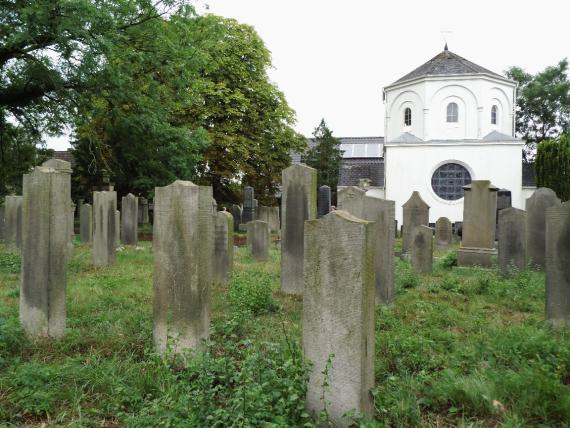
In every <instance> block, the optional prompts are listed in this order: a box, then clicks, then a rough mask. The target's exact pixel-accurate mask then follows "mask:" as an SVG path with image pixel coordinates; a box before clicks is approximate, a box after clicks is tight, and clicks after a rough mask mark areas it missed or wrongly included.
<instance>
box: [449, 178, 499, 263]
mask: <svg viewBox="0 0 570 428" xmlns="http://www.w3.org/2000/svg"><path fill="white" fill-rule="evenodd" d="M463 189H464V190H465V196H464V198H465V199H464V203H463V236H462V239H461V246H460V247H459V251H458V253H457V264H458V265H459V266H483V267H490V266H492V264H493V258H494V257H496V256H497V250H495V215H496V212H497V190H498V189H497V188H496V187H495V186H493V185H492V184H491V182H490V181H489V180H473V181H472V182H471V184H468V185H467V186H464V187H463Z"/></svg>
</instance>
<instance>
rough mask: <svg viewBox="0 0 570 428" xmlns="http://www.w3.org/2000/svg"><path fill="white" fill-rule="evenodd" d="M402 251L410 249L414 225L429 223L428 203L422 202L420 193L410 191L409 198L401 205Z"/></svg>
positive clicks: (405, 251)
mask: <svg viewBox="0 0 570 428" xmlns="http://www.w3.org/2000/svg"><path fill="white" fill-rule="evenodd" d="M402 209H403V225H402V252H404V253H407V252H408V251H410V244H411V242H412V234H413V231H414V229H415V228H416V226H422V225H423V226H427V225H428V223H429V205H428V204H426V203H425V202H424V200H423V199H422V197H421V196H420V193H419V192H417V191H414V192H412V196H410V199H408V200H407V201H406V203H404V205H402Z"/></svg>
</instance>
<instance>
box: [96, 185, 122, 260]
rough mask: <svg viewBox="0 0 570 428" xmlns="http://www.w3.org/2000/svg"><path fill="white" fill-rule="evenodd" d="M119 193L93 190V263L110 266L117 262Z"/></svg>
mask: <svg viewBox="0 0 570 428" xmlns="http://www.w3.org/2000/svg"><path fill="white" fill-rule="evenodd" d="M117 212H118V211H117V193H116V192H115V191H102V192H93V265H94V266H109V265H112V264H113V263H115V256H116V250H117V236H118V233H119V230H118V224H120V222H117V220H118V217H117Z"/></svg>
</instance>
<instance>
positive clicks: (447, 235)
mask: <svg viewBox="0 0 570 428" xmlns="http://www.w3.org/2000/svg"><path fill="white" fill-rule="evenodd" d="M452 241H453V228H452V226H451V221H450V220H449V219H448V218H447V217H440V218H438V219H437V221H436V222H435V243H436V245H437V247H438V248H441V249H446V248H449V246H450V245H451V243H452Z"/></svg>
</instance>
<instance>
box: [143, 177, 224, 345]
mask: <svg viewBox="0 0 570 428" xmlns="http://www.w3.org/2000/svg"><path fill="white" fill-rule="evenodd" d="M213 217H214V216H213V215H212V188H211V187H210V186H196V185H195V184H193V183H191V182H190V181H180V180H178V181H175V182H174V183H172V184H170V185H169V186H165V187H157V188H156V189H155V199H154V226H153V231H154V233H153V235H154V236H153V252H154V279H153V287H154V300H153V318H154V325H153V340H154V345H155V347H156V349H157V350H158V351H159V352H161V353H164V352H165V351H166V350H167V349H168V348H170V347H172V348H171V349H172V350H173V351H174V352H175V353H181V352H183V351H185V350H187V349H198V347H199V346H200V344H201V342H202V340H204V339H207V338H208V328H209V324H210V292H211V291H210V288H211V283H212V261H211V255H212V245H213V242H212V237H213V230H212V229H213Z"/></svg>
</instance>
